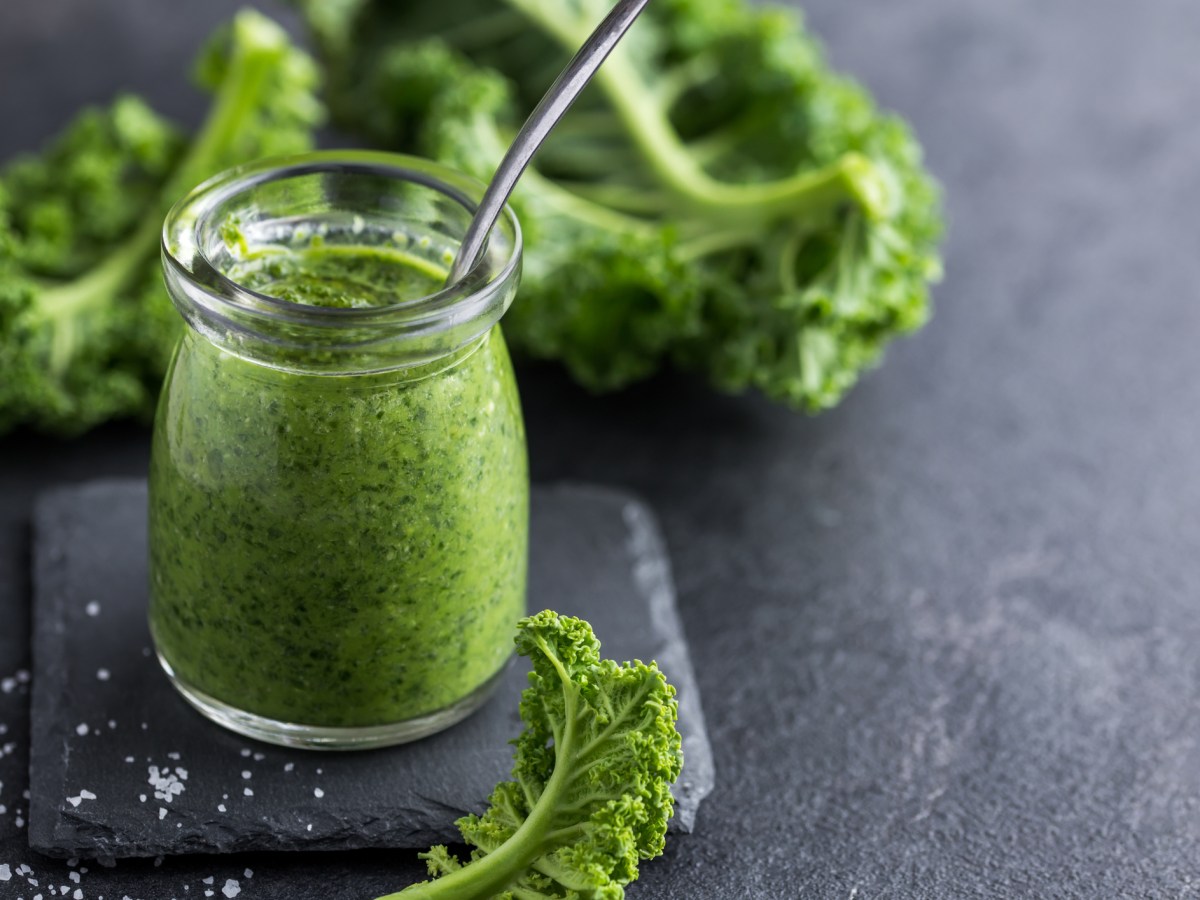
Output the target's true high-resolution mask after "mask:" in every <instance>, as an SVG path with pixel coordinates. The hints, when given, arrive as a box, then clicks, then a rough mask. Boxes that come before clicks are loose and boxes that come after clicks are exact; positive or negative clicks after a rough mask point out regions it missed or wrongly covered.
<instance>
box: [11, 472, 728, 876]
mask: <svg viewBox="0 0 1200 900" xmlns="http://www.w3.org/2000/svg"><path fill="white" fill-rule="evenodd" d="M35 524H36V528H35V542H34V554H33V555H34V573H35V578H34V584H35V591H34V644H33V663H34V665H33V676H34V677H33V684H34V685H35V687H34V691H33V700H32V710H31V718H32V722H33V743H32V747H31V750H30V775H31V780H32V787H33V795H32V798H31V801H30V815H29V842H30V845H31V846H32V847H33V849H35V850H38V851H39V852H42V853H47V854H50V855H53V856H59V857H63V858H67V857H73V856H78V857H84V858H94V857H113V858H121V857H131V856H156V855H161V854H179V853H231V852H244V851H248V850H340V849H361V848H364V847H410V848H419V849H425V848H427V847H429V846H430V845H431V844H437V843H447V842H449V843H453V842H454V841H455V840H457V839H458V830H457V829H456V828H455V827H454V821H455V819H457V818H458V817H459V816H462V815H464V814H466V813H467V812H482V811H483V809H484V808H485V807H486V800H487V797H488V795H489V794H490V793H491V791H492V788H493V787H494V786H495V785H496V783H497V782H499V781H503V780H505V779H507V778H508V777H509V770H510V769H511V768H512V748H511V747H510V746H509V744H508V742H509V741H510V740H511V739H512V738H514V737H516V735H517V734H518V733H519V732H520V730H521V722H520V718H519V716H518V715H517V704H518V701H519V700H520V695H521V691H522V690H523V689H524V687H525V684H526V673H527V672H528V671H529V665H528V663H527V661H526V660H523V659H519V658H518V659H515V660H514V662H513V664H512V665H510V666H509V668H508V670H507V672H506V673H505V677H504V680H503V682H502V684H501V686H500V687H499V688H498V690H497V692H496V694H495V695H494V696H493V698H492V699H491V700H490V701H489V702H488V703H487V704H486V705H485V706H484V708H483V709H481V710H480V711H479V712H477V713H476V714H474V715H473V716H471V717H470V718H469V719H467V720H466V721H465V722H463V723H461V724H459V725H457V726H455V727H454V728H451V729H449V730H448V731H444V732H442V733H441V734H438V735H434V736H432V737H429V738H426V739H425V740H422V741H418V742H415V743H412V744H408V745H406V746H402V747H395V748H389V749H386V750H378V751H373V752H361V753H314V752H311V751H308V752H306V751H300V750H289V749H287V748H283V747H275V746H271V745H267V744H261V743H258V742H255V741H250V740H247V739H245V738H241V737H239V736H238V735H235V734H232V733H230V732H227V731H225V730H224V729H221V728H218V727H216V726H214V725H212V724H210V723H209V722H207V721H206V720H205V719H204V718H203V717H202V716H200V715H199V714H198V713H197V712H195V711H194V710H193V709H192V708H191V707H190V706H188V705H187V703H186V702H185V701H183V699H182V698H180V697H179V696H178V695H177V694H176V693H175V691H174V689H173V688H172V687H171V685H170V683H169V682H168V681H167V678H166V676H165V675H164V674H163V673H162V671H161V670H160V669H159V666H158V661H157V660H156V659H154V657H153V655H152V654H151V649H150V635H149V630H148V629H147V627H146V583H147V576H146V546H145V545H146V487H145V483H144V482H141V481H101V482H96V483H93V484H88V485H84V486H82V487H70V488H63V489H59V490H56V491H53V492H51V493H50V494H49V495H48V496H46V497H44V498H43V499H42V500H41V502H40V503H39V504H38V508H37V514H36V519H35ZM530 547H531V550H530V571H529V608H530V610H531V611H536V610H539V609H546V608H553V609H556V610H558V611H559V612H562V613H566V614H568V615H577V616H580V617H582V618H585V619H587V620H588V621H589V622H591V623H592V626H593V628H594V629H595V630H596V634H597V636H599V637H600V639H601V641H602V644H603V647H602V651H603V653H604V655H606V656H610V657H613V658H616V659H621V660H625V659H645V660H649V659H655V660H658V662H659V665H660V667H661V668H662V669H663V671H664V672H665V673H666V675H667V677H668V679H669V680H670V681H671V683H672V684H674V685H675V687H676V690H677V691H678V697H679V702H680V722H679V730H680V733H681V734H682V735H683V739H684V754H685V758H686V762H685V764H684V771H683V774H682V775H681V776H680V780H679V782H678V784H677V786H676V791H675V795H676V801H677V805H676V816H675V819H674V820H672V826H673V827H672V830H673V831H684V832H687V831H691V829H692V825H693V823H694V822H695V817H696V809H697V807H698V806H699V803H700V801H701V800H702V799H703V798H704V797H705V796H706V795H707V794H708V793H709V791H711V790H712V783H713V768H712V750H711V748H710V747H709V744H708V736H707V734H706V733H705V730H704V717H703V713H702V712H701V709H700V703H699V697H698V695H697V691H696V681H695V676H694V675H693V673H692V665H691V661H690V660H689V659H688V654H687V644H686V641H685V639H684V637H683V632H682V629H681V627H680V624H679V616H678V613H677V611H676V609H675V593H674V587H673V585H672V583H671V573H670V564H669V562H668V560H667V557H666V555H665V552H664V550H663V546H662V541H661V538H660V537H659V532H658V526H657V524H656V523H655V521H654V517H653V515H652V514H651V513H650V511H649V509H648V508H647V507H646V506H645V505H644V504H642V503H640V502H639V501H637V500H636V499H634V498H633V497H631V496H629V495H628V494H624V493H620V492H617V491H613V490H610V489H604V488H593V487H587V486H582V485H577V486H558V487H553V488H548V487H540V488H536V489H535V490H534V492H533V503H532V513H531V521H530ZM318 794H319V796H318Z"/></svg>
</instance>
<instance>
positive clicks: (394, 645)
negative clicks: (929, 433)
mask: <svg viewBox="0 0 1200 900" xmlns="http://www.w3.org/2000/svg"><path fill="white" fill-rule="evenodd" d="M481 194H482V187H481V186H480V185H478V184H477V183H475V182H473V181H471V180H469V179H466V178H465V177H463V176H460V175H458V174H456V173H454V172H452V171H450V170H447V169H444V168H443V167H440V166H436V165H433V164H431V163H428V162H425V161H421V160H415V159H410V158H405V157H396V156H391V155H385V154H371V153H334V154H328V153H322V154H311V155H309V156H306V157H302V158H296V159H289V160H285V161H282V162H278V163H263V164H256V165H254V166H251V167H248V168H244V169H239V170H235V171H234V172H231V173H227V174H226V175H222V176H218V178H216V179H214V180H213V181H210V182H208V183H206V184H205V185H203V186H201V187H200V188H198V189H197V190H196V191H195V192H193V194H191V195H190V196H189V197H188V198H186V199H185V200H184V201H182V202H181V203H180V204H179V205H178V206H176V208H175V209H174V210H173V211H172V212H171V214H170V216H169V217H168V220H167V224H166V227H165V231H164V271H165V273H166V280H167V286H168V290H169V292H170V294H171V297H172V299H173V301H174V302H175V304H176V306H177V307H178V308H179V310H180V312H181V313H182V314H183V316H184V318H185V319H186V320H187V321H188V324H189V328H188V329H187V331H186V333H185V335H184V337H183V339H182V341H181V343H180V345H179V348H178V350H177V352H176V355H175V359H174V361H173V363H172V366H171V368H170V371H169V373H168V375H167V379H166V383H165V385H164V388H163V393H162V397H161V400H160V403H159V408H158V413H157V416H156V420H155V430H154V443H153V451H152V457H151V472H150V573H151V586H150V587H151V591H150V594H151V603H150V623H151V630H152V633H153V635H154V641H155V644H156V648H157V651H158V654H159V658H160V659H161V661H162V663H163V666H164V668H165V669H166V671H167V672H168V674H169V675H170V676H171V678H172V680H173V681H174V683H175V684H176V686H177V687H178V688H179V689H180V691H181V692H182V693H183V694H184V696H185V697H187V699H188V700H189V701H191V702H192V703H193V705H195V706H196V707H197V708H199V709H200V710H201V711H202V712H204V713H205V714H206V715H208V716H209V717H210V718H212V719H214V720H216V721H218V722H220V723H222V724H224V725H226V726H227V727H230V728H233V729H234V730H236V731H239V732H241V733H244V734H247V735H250V736H253V737H257V738H260V739H263V740H268V741H273V742H276V743H285V744H292V745H298V746H313V747H329V748H348V747H367V746H379V745H382V744H389V743H398V742H401V741H404V740H411V739H413V738H416V737H420V736H422V735H424V734H428V733H431V732H433V731H436V730H439V729H441V728H444V727H446V726H447V725H449V724H452V723H453V722H455V721H457V720H459V719H461V718H462V717H464V716H465V715H467V714H468V713H469V712H471V711H472V710H473V709H474V708H476V707H477V706H478V705H479V704H480V703H481V702H482V700H483V699H484V698H485V697H486V695H487V693H488V692H489V690H490V688H491V687H492V686H493V685H494V683H495V681H496V679H497V677H498V675H499V673H500V671H501V670H502V668H503V666H504V664H505V662H506V661H507V659H508V657H509V655H510V652H511V648H512V635H513V633H514V628H515V624H516V621H517V619H518V618H519V617H520V616H521V615H522V614H523V613H524V606H525V600H524V598H525V567H526V553H527V535H528V497H529V487H528V474H527V465H526V450H525V437H524V430H523V425H522V421H521V414H520V406H519V401H518V398H517V391H516V384H515V380H514V378H513V374H512V368H511V365H510V362H509V359H508V354H507V351H506V349H505V346H504V340H503V337H502V335H501V332H500V330H499V326H498V324H497V323H498V320H499V318H500V316H501V315H502V314H503V312H504V310H505V309H507V307H508V305H509V303H510V302H511V300H512V297H513V294H514V292H515V290H516V284H517V280H518V278H519V271H520V256H521V241H520V232H519V228H518V226H517V223H516V220H515V218H514V217H513V216H512V215H511V213H508V214H507V215H506V216H505V217H504V219H503V221H502V222H501V224H500V225H499V226H498V227H497V229H496V230H495V232H494V233H493V235H492V237H491V240H490V242H489V247H488V249H487V252H486V254H485V256H484V258H483V259H482V260H481V262H480V264H479V265H477V266H476V267H475V269H474V270H473V271H472V272H471V273H470V274H469V275H468V276H467V277H466V278H465V279H464V280H463V281H462V282H460V283H459V284H457V285H453V286H451V287H450V288H446V289H443V288H442V286H441V280H442V279H443V278H444V277H445V271H446V269H447V264H448V262H449V261H450V260H451V259H452V258H453V254H454V252H455V250H456V249H457V242H458V240H459V239H460V238H461V236H462V234H463V233H464V232H465V229H466V225H467V223H468V222H469V220H470V214H471V211H472V210H473V208H474V204H475V202H477V200H478V198H479V196H481Z"/></svg>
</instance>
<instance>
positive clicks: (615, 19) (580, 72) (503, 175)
mask: <svg viewBox="0 0 1200 900" xmlns="http://www.w3.org/2000/svg"><path fill="white" fill-rule="evenodd" d="M647 3H649V0H620V2H619V3H617V5H616V6H614V7H613V9H612V12H610V13H609V14H608V15H607V16H606V17H605V19H604V21H603V22H601V23H600V24H599V25H598V26H597V27H596V30H595V31H593V32H592V35H591V37H589V38H588V39H587V41H586V42H585V43H584V45H583V46H582V47H580V48H579V52H578V53H576V54H575V56H574V57H573V58H572V59H571V61H570V62H569V63H567V67H566V68H565V69H563V70H562V73H561V74H560V75H559V76H558V78H557V79H555V81H554V84H552V85H551V86H550V90H548V91H547V92H546V94H545V96H544V97H542V99H541V101H540V102H539V103H538V105H537V108H536V109H535V110H534V111H533V112H532V113H531V114H530V116H529V118H528V119H526V120H525V124H524V125H522V126H521V130H520V131H519V132H517V136H516V137H515V138H514V139H513V142H512V146H511V147H509V148H508V152H507V153H505V154H504V159H502V160H501V161H500V165H499V166H498V167H497V168H496V174H494V175H493V176H492V180H491V183H490V184H489V185H488V187H487V191H486V192H485V193H484V195H483V199H482V200H481V201H480V202H479V207H478V208H477V209H476V210H475V216H474V218H472V219H471V224H470V225H469V226H468V227H467V233H466V235H465V236H464V237H463V240H462V244H461V245H460V246H459V248H458V254H457V255H456V256H455V257H454V263H453V265H451V267H450V275H449V277H448V278H447V279H446V284H447V286H449V285H452V284H454V283H455V282H457V281H458V280H459V279H461V278H462V277H463V276H464V275H466V274H467V273H468V272H470V271H471V269H472V267H473V266H474V265H475V263H476V262H477V261H478V260H479V257H480V255H481V254H482V253H483V246H484V243H485V242H486V241H487V236H488V232H490V231H491V230H492V226H493V225H495V224H496V219H497V218H498V217H499V215H500V211H501V210H502V209H504V204H505V203H506V202H508V197H509V195H510V194H511V193H512V190H513V188H514V187H515V186H516V184H517V179H519V178H520V177H521V174H522V173H523V172H524V171H525V168H526V167H527V166H528V165H529V161H530V160H531V159H533V155H534V154H535V153H536V152H537V150H538V148H539V147H540V146H541V145H542V142H543V141H545V140H546V138H547V137H548V136H549V134H550V132H551V131H552V130H553V129H554V126H555V125H557V124H558V120H559V119H561V118H562V117H563V115H564V114H565V113H566V112H567V110H569V109H570V108H571V104H573V103H574V102H575V98H576V97H578V96H579V94H580V92H581V91H582V90H583V89H584V88H585V87H586V86H587V83H588V82H589V81H591V80H592V76H593V75H595V74H596V70H597V69H599V68H600V65H601V63H603V62H604V60H606V59H607V58H608V55H609V54H610V53H611V52H612V50H613V48H614V47H616V46H617V42H618V41H620V40H621V38H622V37H624V36H625V32H626V31H628V30H629V26H630V25H632V24H633V23H634V20H636V19H637V17H638V15H639V14H640V13H641V11H642V10H643V9H644V8H645V6H646V4H647Z"/></svg>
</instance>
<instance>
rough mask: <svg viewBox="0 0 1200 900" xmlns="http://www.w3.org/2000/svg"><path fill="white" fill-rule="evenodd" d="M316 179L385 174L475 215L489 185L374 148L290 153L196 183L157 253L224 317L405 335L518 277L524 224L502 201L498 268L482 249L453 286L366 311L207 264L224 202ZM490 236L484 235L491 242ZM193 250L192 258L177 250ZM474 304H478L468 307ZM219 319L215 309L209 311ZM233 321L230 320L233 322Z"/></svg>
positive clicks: (167, 224)
mask: <svg viewBox="0 0 1200 900" xmlns="http://www.w3.org/2000/svg"><path fill="white" fill-rule="evenodd" d="M321 174H342V175H345V174H362V175H371V176H383V177H386V178H390V179H395V180H397V181H404V182H409V183H412V184H417V185H420V186H422V187H426V188H429V189H430V190H433V191H436V192H438V193H441V194H442V195H444V196H445V197H447V198H449V199H451V200H453V201H455V202H457V203H458V204H459V205H461V206H462V207H463V209H465V210H466V211H467V212H468V213H471V214H474V212H475V209H476V207H477V206H478V204H479V201H480V200H481V199H482V197H483V194H484V191H485V190H486V185H484V184H483V183H482V182H481V181H479V180H478V179H476V178H473V177H471V176H469V175H466V174H464V173H462V172H459V171H458V170H456V169H453V168H450V167H449V166H446V165H443V164H441V163H437V162H434V161H432V160H427V159H423V158H420V157H416V156H408V155H404V154H398V153H387V152H383V151H374V150H320V151H314V152H311V153H304V154H298V155H292V156H279V157H265V158H263V159H259V160H255V161H253V162H250V163H247V164H244V165H241V166H237V167H235V168H231V169H227V170H225V171H224V172H221V173H218V174H217V175H214V176H213V177H211V178H209V179H207V180H206V181H204V182H202V183H201V184H199V185H197V186H196V187H195V188H193V189H192V190H191V191H189V192H188V193H187V194H186V195H185V196H184V197H182V198H181V199H180V200H179V201H178V202H176V203H175V205H174V206H172V207H171V209H170V211H169V212H168V213H167V216H166V218H165V220H164V222H163V228H162V256H163V261H164V263H165V265H167V266H168V267H169V269H170V270H172V272H173V274H175V275H176V276H177V277H179V278H182V279H185V280H187V281H191V282H195V281H196V280H197V279H201V278H202V279H203V281H204V283H205V291H204V293H205V294H206V296H207V299H208V300H210V301H212V302H213V303H215V304H216V306H217V307H218V308H224V309H226V310H227V311H228V312H231V313H238V312H245V313H252V314H254V316H255V317H256V318H257V317H263V318H264V319H266V320H267V321H276V322H283V323H294V324H298V325H305V326H324V327H334V328H336V327H338V326H347V327H355V328H361V327H363V326H367V325H370V324H372V323H379V324H392V325H395V324H399V323H400V322H402V323H403V326H404V327H405V330H406V331H407V330H410V329H416V330H418V331H420V332H421V333H426V334H428V333H430V332H436V331H437V330H439V328H438V325H439V323H442V324H445V325H446V326H449V325H451V324H453V323H454V322H457V321H461V319H462V318H463V316H464V314H465V316H466V317H467V318H470V317H471V309H470V307H478V308H479V309H480V310H483V309H485V308H487V307H488V306H489V303H488V302H487V298H488V296H489V295H490V294H492V293H493V292H494V291H496V290H502V289H503V286H504V285H505V284H507V283H509V282H510V281H511V280H512V279H513V278H514V277H515V276H516V274H517V271H518V269H519V267H520V265H521V256H522V249H523V238H522V233H521V226H520V223H519V221H518V220H517V217H516V214H515V213H514V212H513V210H512V208H511V206H509V205H508V204H505V206H504V210H503V213H502V215H501V218H500V220H499V221H498V223H497V225H496V226H494V227H493V234H494V233H495V231H496V229H499V228H506V229H507V230H509V231H511V233H512V238H511V248H510V250H509V252H508V253H507V254H506V258H504V259H503V260H502V261H501V262H500V263H499V265H497V261H496V260H490V259H489V257H488V253H487V252H486V251H487V248H486V247H485V252H484V253H481V254H480V256H479V259H478V260H476V262H475V263H474V264H473V265H472V267H471V269H470V270H469V271H468V272H467V273H466V274H465V275H464V276H463V277H462V278H460V279H459V280H458V281H456V282H454V283H453V284H448V285H443V286H442V287H441V288H439V289H438V290H437V291H435V292H433V293H430V294H426V295H424V296H421V297H413V298H406V299H402V300H399V301H397V302H395V303H388V304H385V305H379V306H370V307H328V306H317V305H310V304H300V303H295V302H293V301H290V300H284V299H281V298H278V297H273V296H271V295H270V294H266V293H263V292H261V291H257V290H255V289H253V288H249V287H247V286H245V285H243V284H240V283H238V282H237V281H236V280H234V279H232V278H230V277H229V276H228V275H226V274H225V273H224V272H222V271H221V270H220V268H219V267H217V266H215V265H213V264H212V262H211V261H210V260H209V259H208V256H207V254H206V253H205V252H203V251H202V250H200V249H199V247H198V246H197V242H196V241H195V239H194V238H195V235H196V234H198V233H200V232H201V230H202V229H204V228H205V227H210V226H211V225H212V221H211V218H212V216H213V215H215V213H216V211H217V210H218V209H219V208H220V206H221V204H222V203H223V202H225V201H228V200H230V199H232V198H234V197H236V196H237V195H239V194H241V193H243V192H246V191H249V190H253V189H255V188H258V187H262V186H264V185H267V184H271V183H273V182H279V181H285V180H288V179H293V178H299V177H304V176H312V175H321ZM490 241H491V238H490V237H489V243H490ZM184 247H191V248H192V249H193V250H194V251H196V252H194V253H193V255H192V258H191V260H190V261H189V260H188V259H186V258H185V253H184V252H182V249H181V248H184ZM472 301H476V302H472ZM210 312H211V313H212V314H216V315H217V316H218V317H220V318H225V317H224V316H220V313H219V311H218V310H211V311H210ZM230 324H232V321H231V322H230Z"/></svg>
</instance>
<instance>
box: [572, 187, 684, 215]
mask: <svg viewBox="0 0 1200 900" xmlns="http://www.w3.org/2000/svg"><path fill="white" fill-rule="evenodd" d="M561 183H562V186H563V187H564V188H566V189H567V190H568V191H570V192H571V193H573V194H576V195H577V196H580V197H583V198H584V199H585V200H590V201H591V202H593V203H599V204H601V205H603V206H607V207H610V208H613V209H617V210H620V211H621V212H624V213H633V214H635V215H636V214H638V213H643V214H647V215H654V216H656V217H658V216H661V215H662V213H663V212H664V211H665V210H666V209H668V208H669V207H670V205H671V204H670V198H669V197H666V196H664V195H663V194H661V193H659V192H657V191H654V190H651V189H648V188H639V187H637V186H635V185H625V184H606V183H604V182H592V181H563V182H561Z"/></svg>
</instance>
